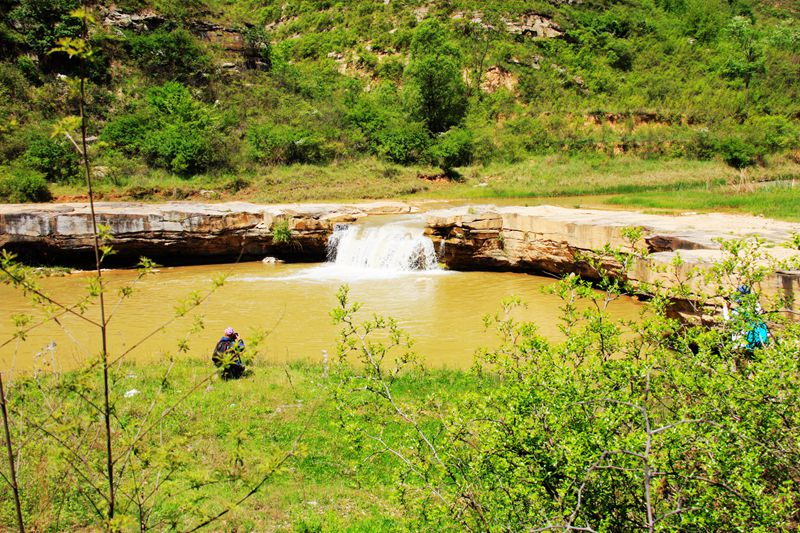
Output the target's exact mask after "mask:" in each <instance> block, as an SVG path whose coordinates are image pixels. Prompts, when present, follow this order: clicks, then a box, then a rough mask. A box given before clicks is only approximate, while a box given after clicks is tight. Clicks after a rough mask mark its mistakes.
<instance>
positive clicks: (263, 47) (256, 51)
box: [242, 26, 272, 70]
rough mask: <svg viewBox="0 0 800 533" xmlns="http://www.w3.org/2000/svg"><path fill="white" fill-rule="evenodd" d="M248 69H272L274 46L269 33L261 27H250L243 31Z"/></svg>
mask: <svg viewBox="0 0 800 533" xmlns="http://www.w3.org/2000/svg"><path fill="white" fill-rule="evenodd" d="M242 37H243V38H244V43H245V55H246V57H247V61H246V64H247V67H248V68H258V69H262V70H271V69H272V46H271V45H270V38H269V33H267V30H265V29H264V28H262V27H261V26H250V27H248V28H246V29H245V30H244V31H242Z"/></svg>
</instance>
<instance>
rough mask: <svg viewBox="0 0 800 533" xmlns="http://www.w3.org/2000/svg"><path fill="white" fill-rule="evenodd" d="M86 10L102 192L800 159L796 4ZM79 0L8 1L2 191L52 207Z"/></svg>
mask: <svg viewBox="0 0 800 533" xmlns="http://www.w3.org/2000/svg"><path fill="white" fill-rule="evenodd" d="M90 4H91V5H92V10H93V13H94V18H95V19H96V21H97V23H96V24H95V25H94V26H93V28H92V29H91V34H90V40H91V45H92V47H93V50H94V53H93V55H92V58H91V60H90V61H89V64H88V75H89V77H90V78H91V84H90V88H89V90H90V101H89V106H88V113H89V116H90V124H91V128H92V131H91V132H90V134H91V135H92V136H93V137H95V140H94V142H93V143H92V145H91V150H92V152H93V154H92V155H93V157H94V160H95V161H96V164H97V169H96V173H97V175H98V178H99V179H100V181H101V182H105V183H106V184H107V187H108V188H116V189H120V188H125V187H127V186H129V185H130V184H132V183H138V182H139V181H141V180H149V183H151V184H152V183H155V184H157V183H158V182H159V181H161V180H165V181H169V180H171V179H173V178H171V177H170V176H173V177H175V178H176V179H179V180H183V181H184V182H186V183H190V184H191V183H192V178H195V179H196V177H197V176H206V177H208V176H211V177H212V181H214V179H215V178H219V177H220V176H222V177H224V179H222V180H221V181H222V182H227V179H228V177H229V176H234V175H235V176H241V178H240V180H243V182H241V181H240V183H239V186H238V187H237V188H236V190H237V191H239V190H242V189H250V190H253V191H258V190H262V189H263V187H264V185H265V184H266V185H269V182H270V179H271V177H270V176H272V175H273V173H274V172H275V170H276V169H278V168H282V167H288V168H289V170H288V172H289V174H290V175H291V176H292V179H298V180H301V181H302V178H303V176H304V174H305V173H306V171H305V170H303V167H298V166H297V165H313V166H314V167H316V168H319V167H325V166H333V167H337V166H338V167H342V168H344V169H348V168H351V167H356V168H357V167H358V166H359V164H360V163H359V162H360V161H363V160H364V158H370V160H374V161H378V162H380V163H381V165H380V170H376V171H374V172H373V173H372V174H370V177H371V178H373V181H375V180H377V181H378V182H380V181H381V179H383V181H386V178H385V177H382V174H384V171H385V170H386V169H387V168H388V169H392V168H397V166H399V167H400V168H402V167H407V168H411V169H414V172H420V173H423V174H436V173H437V172H438V171H437V170H435V169H434V168H433V167H436V168H439V169H441V171H442V172H444V174H445V175H446V176H448V177H450V178H453V177H456V178H457V177H458V176H459V173H458V172H457V171H455V170H454V169H457V168H462V169H463V168H464V167H465V166H473V167H474V168H476V169H477V172H480V171H481V169H485V168H486V166H488V165H512V164H519V163H521V162H524V161H528V160H530V159H531V158H533V157H542V156H548V155H554V154H557V155H560V156H567V157H568V158H572V157H577V158H583V157H588V156H591V157H596V156H597V155H601V156H602V157H604V158H609V159H610V158H614V157H620V156H622V155H625V156H626V157H634V158H637V159H657V160H660V161H662V160H675V159H677V160H680V161H686V160H700V161H703V160H717V161H719V162H720V165H723V163H724V164H725V165H728V166H730V167H732V168H735V169H746V168H748V167H752V166H761V167H767V168H769V167H770V166H771V165H774V164H778V165H783V164H787V163H788V164H791V165H793V166H792V171H791V177H794V176H796V174H797V172H798V170H797V164H798V163H797V159H798V154H797V150H798V147H800V122H799V121H798V118H799V117H800V66H798V65H800V22H798V13H797V8H796V7H793V4H791V3H785V2H784V3H782V2H777V1H767V0H762V1H755V0H752V1H751V0H712V1H706V0H703V1H700V0H636V1H634V2H625V3H622V2H615V1H612V0H586V1H583V2H581V1H556V0H553V1H544V0H538V1H535V2H521V1H518V0H506V1H503V2H491V3H490V4H488V5H487V3H486V2H478V1H475V0H452V1H449V2H427V3H426V2H421V1H396V0H391V1H387V2H374V1H371V0H369V1H368V0H355V1H350V2H334V1H329V0H317V1H304V0H289V1H285V2H255V1H252V0H237V1H231V0H227V1H222V0H192V1H189V2H185V1H180V2H179V1H177V0H126V1H120V2H115V3H111V2H92V3H90ZM78 5H79V2H78V0H57V1H46V2H45V1H42V0H3V2H2V5H0V51H2V57H3V60H2V62H0V166H2V172H3V175H4V176H19V178H14V179H11V180H10V181H8V183H7V184H6V185H4V189H3V190H12V191H14V192H13V194H5V193H4V194H3V197H4V198H6V199H12V200H13V199H20V198H25V197H27V198H29V199H37V198H42V197H43V196H41V195H28V196H26V195H27V193H26V192H25V191H27V190H28V189H29V188H30V187H29V186H28V185H27V184H29V183H30V182H31V180H32V179H37V180H38V179H39V178H41V179H44V180H47V181H48V182H50V183H51V184H54V183H55V184H60V185H58V187H61V188H62V189H66V190H69V189H70V185H69V184H70V183H72V182H74V181H76V180H77V179H78V178H77V176H78V165H77V157H76V156H75V154H74V151H73V149H72V147H71V146H70V145H69V143H68V141H66V140H65V139H62V138H60V137H51V136H50V132H51V131H52V126H53V123H54V122H55V121H56V120H57V119H58V118H59V117H61V116H64V115H69V114H72V113H74V101H75V95H74V87H72V86H71V84H70V81H69V79H68V78H65V76H70V75H74V74H75V73H76V71H77V68H78V66H77V62H76V60H74V59H70V58H69V57H68V56H67V55H66V54H64V53H62V52H55V53H54V52H52V49H53V48H54V47H56V45H57V42H58V40H59V39H60V38H63V37H69V36H76V35H77V34H78V32H79V31H80V27H79V25H78V24H77V23H76V22H75V19H72V18H71V17H70V16H69V13H70V11H71V10H72V9H74V8H75V7H77V6H78ZM776 161H777V163H776ZM717 168H718V169H721V168H723V167H722V166H719V167H717ZM23 169H24V170H23ZM281 172H284V174H285V172H287V171H281ZM394 172H395V173H397V171H394ZM399 172H400V173H402V170H401V171H399ZM389 173H390V174H391V173H392V171H390V172H389ZM320 174H323V175H324V174H325V173H324V172H320ZM461 174H463V171H462V172H461ZM16 179H18V180H19V181H20V183H16V182H15V180H16ZM322 179H324V178H322ZM388 179H389V180H391V177H389V178H388ZM642 179H643V178H642V177H641V176H639V177H637V180H638V181H640V182H641V181H642ZM137 180H138V181H137ZM644 181H645V182H647V179H646V178H644ZM214 183H215V184H219V183H220V182H219V181H215V182H214ZM323 185H324V183H323ZM100 186H101V188H102V187H103V184H102V183H101V184H100ZM58 187H56V188H58ZM217 188H218V187H217ZM425 188H426V186H425V185H424V184H422V185H420V186H418V187H413V186H412V187H399V188H395V189H399V192H400V193H402V194H413V193H414V192H416V191H419V190H424V189H425ZM196 189H198V187H194V190H196ZM384 189H386V187H383V186H379V187H376V190H384ZM389 189H392V188H391V187H389ZM279 192H280V191H278V193H279ZM524 192H525V194H523V195H536V194H538V191H537V190H536V188H535V186H528V187H527V190H526V191H524Z"/></svg>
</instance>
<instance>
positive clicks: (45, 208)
mask: <svg viewBox="0 0 800 533" xmlns="http://www.w3.org/2000/svg"><path fill="white" fill-rule="evenodd" d="M413 210H414V208H412V207H410V206H408V205H406V204H401V203H396V202H380V203H370V204H358V205H325V204H306V205H271V206H266V205H255V204H250V203H244V202H230V203H220V204H196V203H167V204H139V203H102V202H101V203H97V204H96V212H97V219H98V223H99V224H102V225H103V226H106V227H108V230H109V232H110V234H111V235H113V242H112V243H111V244H112V245H113V247H114V249H115V251H116V253H115V254H114V255H113V256H111V257H110V258H109V260H110V264H116V265H131V264H135V263H136V261H138V258H139V257H141V256H146V257H149V258H151V259H154V260H156V261H157V262H159V263H161V264H192V263H208V262H218V261H231V260H236V259H237V258H238V257H242V258H259V259H260V258H262V257H263V256H265V255H270V256H276V257H279V258H281V259H287V260H293V261H323V260H324V259H325V246H326V244H327V239H328V236H329V235H330V234H331V232H332V231H333V227H334V225H335V224H337V223H341V222H353V221H355V220H358V219H359V218H361V217H364V216H367V215H385V214H404V213H410V212H412V211H413ZM276 228H280V229H281V230H282V231H283V232H284V233H285V232H287V231H288V232H289V235H290V237H291V238H290V239H289V241H288V242H283V241H281V239H277V240H276V239H275V230H276ZM279 233H280V231H279ZM92 245H93V238H92V222H91V213H90V210H89V205H88V204H40V205H0V248H4V249H6V250H9V251H11V252H14V253H17V254H19V255H20V256H21V257H23V258H25V259H30V260H36V261H44V262H52V263H57V264H77V265H81V264H84V265H85V264H89V263H91V262H93V251H92Z"/></svg>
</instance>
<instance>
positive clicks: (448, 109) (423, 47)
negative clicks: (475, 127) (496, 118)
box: [406, 19, 467, 133]
mask: <svg viewBox="0 0 800 533" xmlns="http://www.w3.org/2000/svg"><path fill="white" fill-rule="evenodd" d="M460 59H461V58H460V54H459V52H458V49H457V48H456V47H455V46H454V45H453V44H452V43H451V42H450V41H449V36H448V33H447V31H446V29H445V27H444V26H443V25H442V24H441V23H440V22H438V21H436V20H435V19H427V20H425V21H424V22H423V23H422V24H420V25H419V26H418V27H417V29H416V31H415V32H414V39H413V41H412V42H411V62H410V63H409V64H408V67H407V68H406V78H407V79H408V81H409V83H410V86H411V87H412V88H413V90H414V93H413V100H412V101H413V108H412V109H413V112H414V113H415V114H416V115H417V117H418V118H420V119H421V120H424V121H425V123H426V124H427V125H428V129H429V130H430V131H431V132H432V133H441V132H443V131H446V130H447V129H449V128H450V127H452V126H455V125H456V124H458V123H459V122H460V121H461V119H462V118H463V116H464V113H465V111H466V103H467V102H466V87H465V86H464V81H463V80H462V78H461V69H460Z"/></svg>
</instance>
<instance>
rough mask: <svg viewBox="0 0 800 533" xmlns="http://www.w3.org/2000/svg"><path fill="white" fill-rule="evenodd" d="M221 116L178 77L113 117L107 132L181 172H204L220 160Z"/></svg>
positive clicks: (118, 141) (151, 159) (129, 148)
mask: <svg viewBox="0 0 800 533" xmlns="http://www.w3.org/2000/svg"><path fill="white" fill-rule="evenodd" d="M218 126H219V117H218V116H217V114H216V113H215V112H214V110H213V109H211V108H210V107H209V106H207V105H205V104H203V103H202V102H199V101H198V100H196V99H195V98H193V97H192V95H191V93H190V92H189V90H188V89H187V88H186V87H184V86H183V85H181V84H180V83H177V82H169V83H166V84H164V85H163V86H161V87H153V88H151V89H150V90H149V91H148V92H147V94H146V98H145V100H144V101H143V102H140V103H139V107H138V108H137V109H136V110H135V111H134V113H132V114H129V115H121V116H118V117H115V118H114V119H112V120H111V121H110V122H109V123H108V125H107V126H106V127H105V129H104V130H103V132H102V134H101V138H102V139H103V140H104V141H107V142H110V143H111V144H112V145H114V146H117V147H119V148H121V149H123V150H125V151H126V152H128V153H131V154H141V155H143V156H144V157H145V158H146V159H147V161H148V162H149V163H150V164H152V165H154V166H157V167H161V168H165V169H167V170H170V171H172V172H175V173H176V174H184V175H191V174H196V173H198V172H203V171H205V170H207V169H208V168H210V167H211V166H213V165H214V164H216V163H218V162H219V161H220V153H219V150H218V149H217V148H218V147H219V145H220V144H221V134H220V132H219V127H218Z"/></svg>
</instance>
